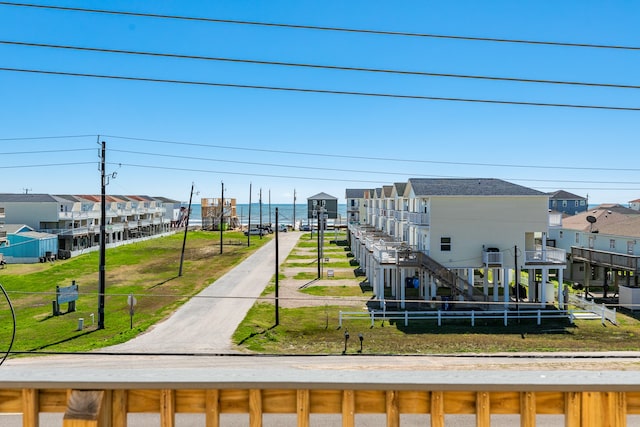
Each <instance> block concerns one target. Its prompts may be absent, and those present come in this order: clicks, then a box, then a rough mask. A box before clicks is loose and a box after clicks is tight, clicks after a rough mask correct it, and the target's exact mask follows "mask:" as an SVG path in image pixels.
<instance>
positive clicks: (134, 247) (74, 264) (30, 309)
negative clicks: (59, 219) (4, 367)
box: [0, 231, 268, 352]
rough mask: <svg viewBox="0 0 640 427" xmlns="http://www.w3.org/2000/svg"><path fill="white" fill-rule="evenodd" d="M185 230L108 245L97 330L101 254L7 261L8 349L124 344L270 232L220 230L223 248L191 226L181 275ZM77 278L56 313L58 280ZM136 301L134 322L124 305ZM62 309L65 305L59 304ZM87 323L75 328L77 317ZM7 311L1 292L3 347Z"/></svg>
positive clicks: (3, 279) (2, 274)
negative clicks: (71, 308)
mask: <svg viewBox="0 0 640 427" xmlns="http://www.w3.org/2000/svg"><path fill="white" fill-rule="evenodd" d="M183 237H184V234H183V233H178V234H175V235H172V236H168V237H161V238H157V239H152V240H147V241H144V242H138V243H132V244H130V245H126V246H121V247H118V248H114V249H109V250H107V254H106V296H105V322H104V323H105V328H104V329H102V330H98V329H97V321H98V318H97V316H98V312H97V306H98V294H97V292H98V266H99V254H98V252H92V253H89V254H85V255H81V256H78V257H74V258H71V259H69V260H64V261H56V262H54V263H43V264H29V265H8V266H7V268H5V269H3V270H0V283H1V284H2V285H3V286H4V288H5V289H6V291H7V293H8V294H9V296H10V299H11V301H12V304H13V306H14V309H15V312H16V320H17V330H16V337H15V342H14V344H13V351H17V352H29V351H86V350H92V349H97V348H102V347H105V346H108V345H113V344H117V343H121V342H124V341H127V340H129V339H131V338H132V337H134V336H136V335H138V334H139V333H141V332H143V331H145V330H146V329H148V328H149V327H150V326H151V325H153V324H154V323H156V322H158V321H159V320H161V319H163V318H165V317H166V316H167V315H169V314H170V313H172V312H173V311H174V310H175V309H176V308H177V307H179V306H180V305H181V304H183V303H184V302H185V301H187V300H188V299H189V297H191V296H193V295H195V294H197V293H198V292H199V291H200V290H202V289H203V288H204V287H206V286H207V285H208V284H210V283H211V282H213V281H215V280H216V279H217V278H218V277H220V276H221V275H222V274H224V273H225V272H226V271H228V270H229V269H231V268H232V267H233V266H234V265H236V264H237V263H238V262H240V261H241V260H242V259H244V258H245V257H246V256H247V254H248V253H250V252H253V251H254V250H255V249H256V248H258V247H259V246H261V245H263V244H264V243H266V242H267V241H268V239H257V238H256V239H252V240H251V242H252V243H251V247H247V238H246V237H245V236H243V235H242V233H240V232H227V233H225V234H224V240H223V254H220V235H219V234H218V233H211V232H203V231H193V232H189V234H188V238H187V243H186V250H185V257H184V263H183V270H182V271H183V274H182V276H180V277H179V276H178V272H179V267H180V254H181V249H182V242H183ZM72 280H75V281H76V283H77V284H78V286H79V291H80V297H79V300H78V301H77V302H76V311H75V312H72V313H66V314H63V315H60V316H54V315H53V307H52V301H53V300H54V299H55V289H56V285H59V286H61V287H62V286H69V285H70V284H71V282H72ZM130 294H132V295H134V296H135V298H136V300H137V304H136V306H135V312H134V316H133V328H131V320H132V319H131V316H130V314H129V306H128V304H127V300H128V296H129V295H130ZM61 309H62V311H63V312H64V311H66V309H67V305H66V304H63V305H62V307H61ZM79 318H83V319H84V325H85V328H84V329H83V330H82V331H78V330H77V329H78V319H79ZM10 320H11V318H10V310H9V307H8V305H7V303H6V301H4V299H0V350H2V351H4V350H6V348H7V347H8V344H9V342H10V340H11V327H12V322H11V321H10Z"/></svg>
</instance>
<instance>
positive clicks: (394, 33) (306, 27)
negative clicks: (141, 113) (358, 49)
mask: <svg viewBox="0 0 640 427" xmlns="http://www.w3.org/2000/svg"><path fill="white" fill-rule="evenodd" d="M0 5H2V6H16V7H29V8H38V9H49V10H62V11H68V12H85V13H100V14H106V15H119V16H135V17H143V18H158V19H173V20H182V21H197V22H209V23H221V24H233V25H254V26H262V27H277V28H289V29H298V30H317V31H334V32H343V33H360V34H375V35H382V36H402V37H420V38H434V39H449V40H461V41H482V42H497V43H517V44H530V45H542V46H562V47H581V48H595V49H618V50H634V51H636V50H640V47H638V46H623V45H605V44H593V43H570V42H558V41H541V40H524V39H506V38H496V37H472V36H457V35H448V34H430V33H413V32H406V31H384V30H369V29H358V28H346V27H326V26H317V25H299V24H283V23H275V22H259V21H242V20H233V19H216V18H204V17H193V16H180V15H164V14H156V13H141V12H127V11H115V10H105V9H88V8H79V7H64V6H51V5H38V4H31V3H16V2H7V1H0Z"/></svg>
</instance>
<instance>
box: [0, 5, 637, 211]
mask: <svg viewBox="0 0 640 427" xmlns="http://www.w3.org/2000/svg"><path fill="white" fill-rule="evenodd" d="M0 3H1V2H0ZM33 4H39V5H53V6H66V7H81V8H92V9H107V10H113V11H126V12H137V13H148V14H162V15H180V16H186V17H203V18H213V19H223V20H234V21H259V22H266V23H282V24H295V25H308V26H320V27H342V28H352V29H367V30H379V31H390V32H404V33H420V34H440V35H452V36H464V37H480V38H497V39H519V40H536V41H553V42H567V43H581V44H596V45H616V46H631V47H639V46H640V31H639V30H638V26H637V18H638V17H639V16H640V2H635V1H610V2H602V1H579V2H578V1H564V2H556V1H517V2H514V1H489V2H477V1H403V2H397V1H396V2H390V1H385V2H383V1H348V2H346V1H331V0H327V1H323V2H311V1H270V2H267V1H231V0H229V1H215V2H210V1H190V2H184V1H154V2H151V1H146V2H143V1H109V2H100V1H63V0H57V1H48V2H43V1H37V2H35V3H33ZM0 41H2V42H3V43H0V68H5V69H6V68H11V69H23V70H41V71H53V72H66V73H79V74H99V75H111V76H126V77H136V78H149V79H166V80H176V81H188V82H208V83H219V84H225V85H228V84H232V85H250V86H268V87H280V88H301V89H314V90H327V91H347V92H365V93H384V94H398V95H410V96H424V97H445V98H464V99H478V100H501V101H516V102H533V103H555V104H580V105H593V106H615V107H627V108H628V107H630V108H640V97H639V96H638V95H639V94H640V89H633V88H627V89H623V88H603V87H577V86H568V85H550V84H539V83H521V82H505V81H487V80H477V79H459V78H445V77H429V76H415V75H397V74H388V73H370V72H357V71H344V70H328V69H309V68H300V67H283V66H275V65H258V64H246V63H229V62H221V61H204V60H193V59H177V58H163V57H148V56H147V57H145V56H139V55H125V54H115V53H101V52H80V51H74V50H67V49H54V48H43V47H28V46H18V45H15V44H7V43H6V42H12V43H15V42H26V43H39V44H54V45H62V46H76V47H85V48H99V49H118V50H128V51H144V52H154V53H163V54H179V55H190V56H206V57H219V58H234V59H244V60H259V61H273V62H288V63H303V64H317V65H329V66H341V67H359V68H376V69H386V70H402V71H420V72H428V73H446V74H463V75H481V76H494V77H511V78H520V79H538V80H540V79H542V80H557V81H573V82H591V83H607V84H616V85H640V78H639V77H638V76H639V75H640V73H639V70H640V51H639V50H629V49H602V48H600V49H598V48H584V47H567V46H549V45H532V44H515V43H497V42H488V41H471V40H454V39H450V38H431V37H408V36H398V35H395V36H394V35H380V34H366V33H357V32H335V31H318V30H310V29H292V28H281V27H268V26H256V25H239V24H231V23H214V22H200V21H193V20H188V21H185V20H175V19H158V18H150V17H135V16H126V15H107V14H99V13H87V12H76V11H61V10H52V9H40V8H30V7H18V6H11V5H6V4H5V5H2V4H0ZM0 94H1V98H2V101H3V102H1V103H0V147H1V148H0V183H1V184H0V192H8V193H20V192H24V191H27V190H28V191H29V192H33V193H52V194H73V193H75V194H87V193H90V194H97V193H99V192H100V179H99V178H100V177H99V172H98V169H97V166H98V162H99V158H98V149H99V146H98V144H97V142H98V140H104V141H105V142H106V144H107V163H108V167H107V171H108V172H109V173H111V172H117V177H116V178H115V179H111V180H110V182H109V185H108V187H107V193H108V194H147V195H151V196H166V197H171V198H175V199H178V200H188V197H189V190H190V187H191V183H192V182H194V183H195V186H196V189H197V190H198V191H199V192H200V195H199V196H197V197H219V193H220V182H224V183H225V187H226V190H225V195H226V196H227V197H236V198H237V199H238V202H239V203H246V202H247V201H248V199H249V185H250V184H252V188H253V195H252V199H253V201H256V200H257V194H258V191H259V189H260V188H262V191H263V198H265V197H267V196H266V195H267V194H268V193H269V192H270V193H271V200H272V202H274V203H291V202H292V201H293V192H294V189H295V191H296V193H297V196H298V201H303V200H304V199H305V198H306V197H309V196H312V195H314V194H316V193H319V192H321V191H323V192H326V193H329V194H332V195H334V196H336V197H338V198H340V199H343V198H344V190H345V189H346V188H375V187H380V186H382V185H386V184H390V183H393V182H402V181H406V180H407V179H408V178H410V177H422V176H424V177H485V178H501V179H505V180H508V181H512V182H515V183H518V184H521V185H525V186H527V187H531V188H536V189H539V190H541V191H554V190H558V189H564V190H567V191H570V192H572V193H575V194H578V195H581V196H587V195H588V197H589V201H590V203H603V202H617V203H626V202H628V201H629V200H632V199H636V198H640V174H638V172H639V171H640V166H639V165H638V158H639V156H638V154H639V153H640V144H638V135H639V134H640V132H639V131H640V111H613V110H605V109H578V108H566V107H539V106H523V105H503V104H489V103H471V102H453V101H435V100H424V99H400V98H391V97H371V96H354V95H334V94H326V93H301V92H291V91H275V90H265V89H247V88H233V87H219V86H207V85H190V84H176V83H155V82H144V81H123V80H114V79H97V78H90V77H72V76H62V75H44V74H35V73H26V72H16V71H0ZM98 135H100V138H98ZM45 137H46V138H45ZM39 138H41V139H39Z"/></svg>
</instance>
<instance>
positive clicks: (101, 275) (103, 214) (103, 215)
mask: <svg viewBox="0 0 640 427" xmlns="http://www.w3.org/2000/svg"><path fill="white" fill-rule="evenodd" d="M106 154H107V144H106V143H105V142H104V141H102V144H101V149H100V181H101V184H100V265H99V267H98V329H104V302H105V298H104V294H105V291H106V284H105V264H106V254H105V252H106V248H107V246H106V242H105V240H106V236H107V233H106V222H107V207H106V203H107V196H106V191H107V188H106V187H107V177H106V173H105V168H106V160H105V157H106Z"/></svg>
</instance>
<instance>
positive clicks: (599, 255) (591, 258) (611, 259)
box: [571, 246, 640, 272]
mask: <svg viewBox="0 0 640 427" xmlns="http://www.w3.org/2000/svg"><path fill="white" fill-rule="evenodd" d="M571 257H572V258H573V259H574V260H577V261H586V262H590V263H593V264H598V265H602V266H607V267H612V268H620V269H623V270H630V271H635V272H640V270H639V268H640V263H639V262H638V260H639V259H640V257H639V256H637V255H627V254H620V253H616V252H605V251H598V250H594V249H587V248H578V247H575V246H573V247H571Z"/></svg>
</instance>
